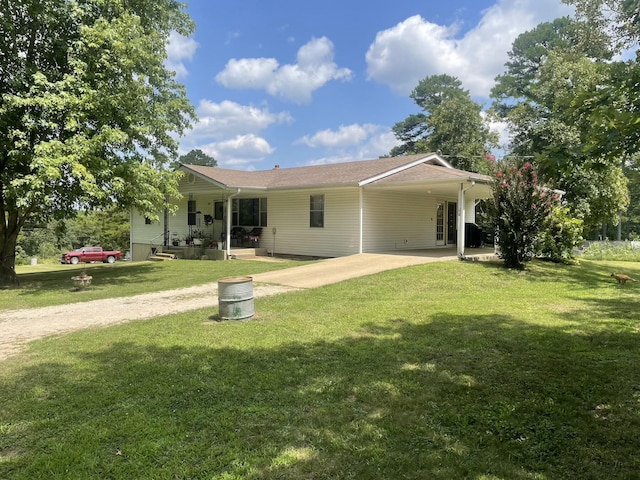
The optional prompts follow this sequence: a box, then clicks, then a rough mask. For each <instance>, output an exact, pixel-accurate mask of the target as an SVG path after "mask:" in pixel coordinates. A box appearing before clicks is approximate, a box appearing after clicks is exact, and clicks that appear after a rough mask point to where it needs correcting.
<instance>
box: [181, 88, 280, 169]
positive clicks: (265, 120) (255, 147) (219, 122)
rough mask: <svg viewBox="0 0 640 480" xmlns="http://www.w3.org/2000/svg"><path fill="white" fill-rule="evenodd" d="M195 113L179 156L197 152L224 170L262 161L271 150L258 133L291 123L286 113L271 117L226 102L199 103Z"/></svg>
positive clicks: (272, 150) (207, 101) (261, 109)
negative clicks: (195, 117) (205, 155)
mask: <svg viewBox="0 0 640 480" xmlns="http://www.w3.org/2000/svg"><path fill="white" fill-rule="evenodd" d="M196 112H197V114H198V121H197V122H196V124H195V125H194V126H193V128H192V129H191V130H190V131H189V132H188V133H187V134H186V135H185V136H184V137H183V138H182V139H181V141H180V145H181V152H180V153H181V154H182V153H186V152H188V151H189V150H191V149H193V148H199V149H201V150H202V151H203V152H205V153H207V154H208V155H211V156H212V157H214V158H215V159H216V160H217V162H218V165H219V166H221V167H227V168H243V167H246V166H249V165H250V164H251V163H253V162H258V161H261V160H263V159H264V158H265V157H266V156H267V155H270V154H271V153H273V152H274V151H275V149H274V148H273V147H272V146H271V145H270V144H269V142H268V141H267V140H265V139H264V138H263V137H262V136H260V135H259V133H260V132H261V131H263V130H265V129H267V128H269V127H270V126H272V125H277V124H289V123H292V122H293V118H292V117H291V115H290V114H289V113H288V112H280V113H273V112H270V111H269V109H268V108H258V107H255V106H252V105H240V104H239V103H235V102H232V101H229V100H225V101H223V102H220V103H216V102H212V101H211V100H207V99H203V100H201V101H200V103H199V104H198V108H197V109H196Z"/></svg>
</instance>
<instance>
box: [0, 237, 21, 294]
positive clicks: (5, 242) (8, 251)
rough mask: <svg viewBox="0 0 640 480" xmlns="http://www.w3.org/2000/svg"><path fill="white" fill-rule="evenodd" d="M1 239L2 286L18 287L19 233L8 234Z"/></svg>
mask: <svg viewBox="0 0 640 480" xmlns="http://www.w3.org/2000/svg"><path fill="white" fill-rule="evenodd" d="M4 233H5V235H3V236H2V237H1V238H0V285H18V283H19V282H18V277H17V275H16V270H15V267H16V244H17V243H18V231H17V230H16V231H14V232H7V231H6V230H5V232H4Z"/></svg>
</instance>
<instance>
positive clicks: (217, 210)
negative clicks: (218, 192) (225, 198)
mask: <svg viewBox="0 0 640 480" xmlns="http://www.w3.org/2000/svg"><path fill="white" fill-rule="evenodd" d="M213 215H214V217H215V219H216V220H224V203H222V202H215V203H214V208H213Z"/></svg>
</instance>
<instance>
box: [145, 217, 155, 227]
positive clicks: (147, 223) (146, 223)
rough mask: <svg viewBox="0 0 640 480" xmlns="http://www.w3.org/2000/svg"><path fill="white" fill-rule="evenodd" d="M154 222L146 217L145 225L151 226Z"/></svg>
mask: <svg viewBox="0 0 640 480" xmlns="http://www.w3.org/2000/svg"><path fill="white" fill-rule="evenodd" d="M152 223H153V222H152V221H151V219H150V218H149V217H147V216H145V217H144V224H145V225H151V224H152Z"/></svg>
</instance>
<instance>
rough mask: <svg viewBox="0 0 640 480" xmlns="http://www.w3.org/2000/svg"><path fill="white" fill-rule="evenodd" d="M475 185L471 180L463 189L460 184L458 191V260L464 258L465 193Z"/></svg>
mask: <svg viewBox="0 0 640 480" xmlns="http://www.w3.org/2000/svg"><path fill="white" fill-rule="evenodd" d="M475 184H476V182H475V181H473V180H472V181H471V183H470V184H469V186H467V188H465V185H464V183H461V184H460V190H458V257H460V258H462V257H464V240H465V238H466V231H465V223H466V220H467V211H466V209H467V205H466V203H467V198H466V196H467V195H466V192H467V190H471V189H472V188H473V187H474V185H475Z"/></svg>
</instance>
